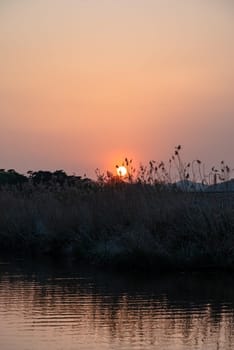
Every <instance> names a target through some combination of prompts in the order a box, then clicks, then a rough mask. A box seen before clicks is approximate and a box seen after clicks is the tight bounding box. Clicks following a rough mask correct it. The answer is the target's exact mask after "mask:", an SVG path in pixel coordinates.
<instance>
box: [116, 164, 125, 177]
mask: <svg viewBox="0 0 234 350" xmlns="http://www.w3.org/2000/svg"><path fill="white" fill-rule="evenodd" d="M116 171H117V174H118V176H120V177H123V176H125V175H127V169H126V168H125V166H123V165H122V166H119V167H118V168H117V169H116Z"/></svg>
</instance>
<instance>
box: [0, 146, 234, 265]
mask: <svg viewBox="0 0 234 350" xmlns="http://www.w3.org/2000/svg"><path fill="white" fill-rule="evenodd" d="M173 157H174V158H171V160H170V161H169V162H168V165H167V166H166V165H165V164H164V163H163V162H159V163H157V162H155V161H150V163H149V166H143V165H141V166H140V168H139V169H138V170H135V169H134V167H133V165H132V161H131V160H128V159H127V158H126V159H125V160H124V162H123V164H124V166H126V168H127V170H128V173H127V175H126V177H121V176H114V175H113V174H111V173H110V172H107V173H106V174H105V173H101V172H100V171H99V170H97V171H96V175H97V179H96V180H90V179H88V178H85V177H80V176H75V175H72V176H70V175H67V174H66V173H65V172H64V171H63V170H57V171H55V172H50V171H37V172H32V171H30V172H28V174H27V176H25V175H21V174H18V173H16V172H15V171H14V170H8V171H5V170H1V172H0V186H1V190H0V247H1V249H2V250H7V251H9V252H10V251H12V252H22V253H23V254H40V255H43V254H49V255H57V256H68V257H70V258H72V259H82V260H86V261H88V262H89V263H95V264H104V265H108V266H109V265H110V266H113V265H116V266H128V267H129V266H132V267H138V268H139V267H141V268H147V269H148V268H155V267H157V268H161V267H167V268H172V267H173V268H174V267H176V268H202V267H230V268H233V267H234V249H233V247H234V193H232V192H231V191H229V190H228V191H223V190H224V189H226V188H227V186H226V185H225V184H231V185H233V181H232V180H231V179H230V173H231V170H230V169H229V168H228V169H227V168H226V165H224V163H221V168H220V169H219V170H217V169H216V168H214V169H212V170H211V172H210V173H209V174H208V175H206V173H205V171H204V167H203V166H202V163H201V161H198V160H196V161H194V162H192V163H188V164H186V163H183V161H182V160H181V157H180V146H178V147H177V148H176V149H175V154H174V155H173ZM173 164H174V165H175V167H176V169H177V172H178V173H177V182H176V181H175V177H176V174H175V173H173V171H174V170H173V169H172V165H173ZM195 167H196V171H195ZM202 176H203V177H204V178H203V179H201V177H202ZM197 177H199V179H200V182H198V181H196V180H197ZM190 178H192V180H193V181H192V180H191V181H190ZM173 179H174V180H173ZM211 179H213V180H212V181H211ZM208 180H210V183H209V182H208ZM214 180H215V181H214ZM173 181H174V182H173ZM222 185H224V188H223V190H222V191H220V193H218V192H217V189H218V187H217V186H222ZM231 185H230V186H229V189H231V188H232V187H231Z"/></svg>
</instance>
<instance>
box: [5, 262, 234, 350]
mask: <svg viewBox="0 0 234 350" xmlns="http://www.w3.org/2000/svg"><path fill="white" fill-rule="evenodd" d="M233 348H234V277H233V276H232V274H229V275H223V274H206V276H204V275H200V274H195V273H193V274H182V273H178V274H173V275H161V276H160V275H159V274H155V276H151V277H150V278H147V277H146V276H144V278H143V277H141V278H139V277H137V276H126V275H125V276H122V275H120V274H110V273H101V272H100V271H99V272H97V271H91V270H84V269H78V268H74V267H72V266H66V267H64V265H63V266H62V265H61V266H58V264H57V265H56V266H54V265H51V264H50V265H48V264H47V265H44V266H42V265H38V264H37V265H35V264H32V263H26V262H22V261H21V262H20V261H18V262H17V263H16V262H15V263H9V262H7V261H5V262H2V263H0V349H1V350H26V349H28V350H35V349H38V350H39V349H40V350H43V349H49V350H55V349H56V350H58V349H61V350H66V349H76V350H77V349H79V350H83V349H89V350H92V349H100V350H101V349H120V350H121V349H134V350H135V349H144V350H148V349H160V350H161V349H173V350H176V349H186V350H187V349H206V350H209V349H225V350H226V349H233Z"/></svg>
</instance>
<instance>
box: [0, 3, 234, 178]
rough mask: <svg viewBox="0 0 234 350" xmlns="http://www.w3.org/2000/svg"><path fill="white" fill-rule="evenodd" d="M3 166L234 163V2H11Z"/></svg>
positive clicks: (89, 168)
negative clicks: (178, 156) (179, 155)
mask: <svg viewBox="0 0 234 350" xmlns="http://www.w3.org/2000/svg"><path fill="white" fill-rule="evenodd" d="M0 122H1V124H0V125H1V126H0V167H1V168H6V169H8V168H15V169H16V170H18V171H23V172H24V171H26V170H29V169H33V170H37V169H50V170H55V169H64V170H66V171H68V172H69V173H71V172H76V173H78V174H81V175H82V174H84V173H87V174H88V175H89V176H91V177H92V176H93V175H94V170H95V168H96V167H99V168H101V169H103V170H105V169H110V170H112V168H113V167H114V166H115V164H116V163H119V162H120V161H121V160H122V159H124V157H125V156H127V157H129V158H133V159H134V161H135V164H136V165H137V164H138V163H139V162H140V161H142V162H145V163H146V162H147V161H148V160H149V159H155V160H167V159H168V158H169V157H170V155H171V153H172V151H173V149H174V146H176V145H177V144H182V145H183V147H184V151H183V154H184V158H185V159H186V160H192V159H194V158H197V157H199V158H200V159H202V160H203V161H205V162H206V163H207V164H208V165H209V164H211V165H213V164H218V163H219V161H220V160H222V159H224V160H225V161H227V162H228V163H229V164H230V165H231V166H233V167H234V156H233V149H234V136H233V132H234V2H233V0H40V1H39V0H20V1H19V0H0Z"/></svg>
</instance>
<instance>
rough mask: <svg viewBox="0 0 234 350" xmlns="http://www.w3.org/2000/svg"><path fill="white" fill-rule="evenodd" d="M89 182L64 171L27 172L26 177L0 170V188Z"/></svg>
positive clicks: (10, 170)
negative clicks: (28, 184)
mask: <svg viewBox="0 0 234 350" xmlns="http://www.w3.org/2000/svg"><path fill="white" fill-rule="evenodd" d="M88 182H91V180H90V179H88V178H86V177H84V178H82V177H81V176H76V175H67V174H66V172H65V171H64V170H56V171H48V170H38V171H28V172H27V175H23V174H20V173H18V172H16V171H15V170H14V169H9V170H5V169H0V186H5V185H22V184H25V183H31V184H33V185H35V186H36V185H40V184H43V185H48V186H50V185H55V184H58V185H61V186H63V185H65V184H66V185H70V186H72V185H76V184H79V183H88Z"/></svg>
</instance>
